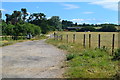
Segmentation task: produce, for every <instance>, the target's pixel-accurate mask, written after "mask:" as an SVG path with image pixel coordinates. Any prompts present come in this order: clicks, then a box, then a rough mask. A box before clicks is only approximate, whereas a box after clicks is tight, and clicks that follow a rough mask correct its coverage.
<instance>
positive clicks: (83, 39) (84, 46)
mask: <svg viewBox="0 0 120 80" xmlns="http://www.w3.org/2000/svg"><path fill="white" fill-rule="evenodd" d="M83 47H84V48H85V47H86V46H85V34H84V35H83Z"/></svg>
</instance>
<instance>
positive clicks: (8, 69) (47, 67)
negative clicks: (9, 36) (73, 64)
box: [2, 40, 65, 78]
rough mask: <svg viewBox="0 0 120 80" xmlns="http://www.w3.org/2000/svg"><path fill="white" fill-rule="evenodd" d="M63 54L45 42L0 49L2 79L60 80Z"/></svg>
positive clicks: (24, 43) (22, 43)
mask: <svg viewBox="0 0 120 80" xmlns="http://www.w3.org/2000/svg"><path fill="white" fill-rule="evenodd" d="M64 59H65V54H64V52H63V51H62V50H59V49H57V48H56V47H54V46H52V45H49V44H46V43H45V40H40V41H27V42H21V43H16V44H14V45H10V46H5V47H3V48H2V77H3V78H61V77H62V74H63V73H64V69H63V68H61V66H62V65H63V61H64Z"/></svg>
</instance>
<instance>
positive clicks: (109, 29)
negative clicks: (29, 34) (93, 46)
mask: <svg viewBox="0 0 120 80" xmlns="http://www.w3.org/2000/svg"><path fill="white" fill-rule="evenodd" d="M99 31H102V32H115V31H117V29H116V28H115V26H114V25H104V26H103V27H102V28H100V29H99Z"/></svg>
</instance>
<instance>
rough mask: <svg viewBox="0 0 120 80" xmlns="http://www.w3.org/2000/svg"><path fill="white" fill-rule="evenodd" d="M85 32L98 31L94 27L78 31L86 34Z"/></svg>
mask: <svg viewBox="0 0 120 80" xmlns="http://www.w3.org/2000/svg"><path fill="white" fill-rule="evenodd" d="M85 31H96V29H95V28H94V27H90V26H87V27H84V28H81V29H80V30H77V32H85Z"/></svg>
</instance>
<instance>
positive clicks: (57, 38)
mask: <svg viewBox="0 0 120 80" xmlns="http://www.w3.org/2000/svg"><path fill="white" fill-rule="evenodd" d="M86 38H87V37H86V34H83V47H84V48H86V44H87V43H86ZM91 38H92V34H88V47H89V48H91V47H92V45H91V43H92V40H91ZM54 40H61V41H62V40H63V35H60V36H58V35H57V34H56V35H54ZM72 40H73V41H72V42H73V43H75V42H76V34H73V37H72ZM66 42H67V43H68V42H69V35H68V34H66ZM101 43H102V42H101V34H98V48H101ZM111 46H112V47H111V49H112V55H113V53H114V49H115V34H113V35H112V45H111ZM104 47H105V46H104Z"/></svg>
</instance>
